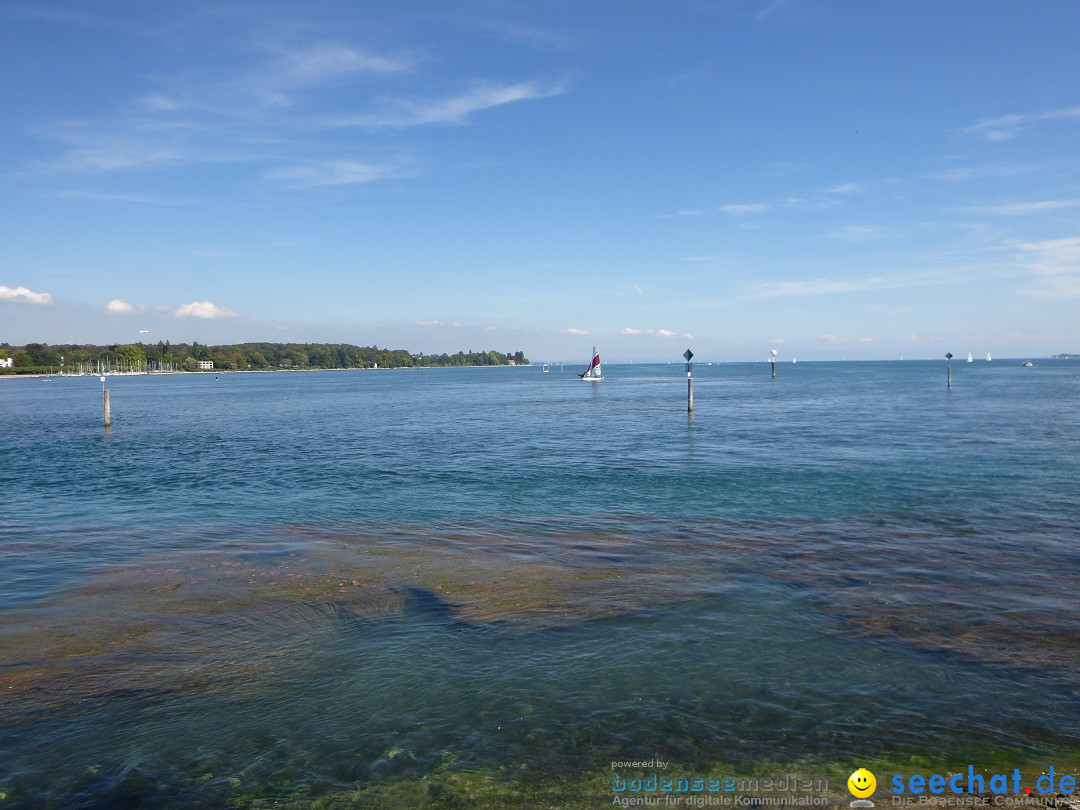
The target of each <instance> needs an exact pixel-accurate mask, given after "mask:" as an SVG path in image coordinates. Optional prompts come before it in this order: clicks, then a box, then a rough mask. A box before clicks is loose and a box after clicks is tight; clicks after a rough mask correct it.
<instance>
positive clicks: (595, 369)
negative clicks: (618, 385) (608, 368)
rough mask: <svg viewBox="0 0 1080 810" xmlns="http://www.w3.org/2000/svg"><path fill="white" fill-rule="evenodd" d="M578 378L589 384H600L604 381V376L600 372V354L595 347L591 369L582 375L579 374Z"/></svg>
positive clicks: (590, 364)
mask: <svg viewBox="0 0 1080 810" xmlns="http://www.w3.org/2000/svg"><path fill="white" fill-rule="evenodd" d="M578 376H579V377H581V379H583V380H588V381H589V382H600V381H601V380H602V379H604V375H603V373H602V372H601V371H600V353H599V352H598V351H596V347H595V346H593V348H592V362H590V363H589V367H588V368H587V369H585V370H584V371H583V372H581V374H578Z"/></svg>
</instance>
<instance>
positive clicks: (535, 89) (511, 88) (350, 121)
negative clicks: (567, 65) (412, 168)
mask: <svg viewBox="0 0 1080 810" xmlns="http://www.w3.org/2000/svg"><path fill="white" fill-rule="evenodd" d="M563 92H565V88H564V87H563V86H562V85H560V84H551V85H543V84H540V83H539V82H519V83H517V84H490V83H486V82H479V83H476V84H475V85H474V86H473V87H472V88H471V89H470V90H469V91H468V92H465V93H462V94H459V95H456V96H451V97H449V98H441V99H428V100H422V101H415V100H412V99H394V100H390V101H386V102H384V109H383V110H381V111H379V112H374V113H367V114H364V115H357V116H351V117H347V118H340V119H337V120H336V121H334V122H333V125H335V126H339V127H368V128H402V127H412V126H422V125H425V124H464V123H466V122H467V121H468V120H469V117H470V116H472V115H473V113H477V112H480V111H482V110H490V109H492V108H493V107H501V106H503V105H505V104H513V103H515V102H518V101H534V100H536V99H543V98H550V97H552V96H557V95H560V94H561V93H563Z"/></svg>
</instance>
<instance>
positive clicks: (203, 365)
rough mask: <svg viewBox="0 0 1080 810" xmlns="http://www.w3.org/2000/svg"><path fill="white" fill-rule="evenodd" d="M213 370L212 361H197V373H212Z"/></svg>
mask: <svg viewBox="0 0 1080 810" xmlns="http://www.w3.org/2000/svg"><path fill="white" fill-rule="evenodd" d="M213 370H214V361H213V360H200V361H199V371H213Z"/></svg>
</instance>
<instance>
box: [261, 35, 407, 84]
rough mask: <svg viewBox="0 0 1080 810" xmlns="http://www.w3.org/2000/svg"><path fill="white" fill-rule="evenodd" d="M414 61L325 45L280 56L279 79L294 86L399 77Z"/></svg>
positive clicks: (341, 46) (331, 44) (344, 46)
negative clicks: (358, 77)
mask: <svg viewBox="0 0 1080 810" xmlns="http://www.w3.org/2000/svg"><path fill="white" fill-rule="evenodd" d="M414 64H415V60H414V59H412V58H409V57H403V56H396V57H390V56H380V55H378V54H372V53H367V52H366V51H361V50H357V49H356V48H351V47H349V46H347V45H341V44H338V43H335V42H326V43H322V44H319V45H312V46H310V47H307V48H302V49H298V50H294V51H289V52H286V53H284V54H282V56H281V59H280V65H281V67H282V76H283V77H285V78H287V79H291V80H292V81H295V82H303V83H320V84H321V83H323V82H325V81H327V80H328V79H336V78H339V77H341V76H349V75H352V74H355V73H399V72H401V71H405V70H408V69H410V68H411V67H413V65H414Z"/></svg>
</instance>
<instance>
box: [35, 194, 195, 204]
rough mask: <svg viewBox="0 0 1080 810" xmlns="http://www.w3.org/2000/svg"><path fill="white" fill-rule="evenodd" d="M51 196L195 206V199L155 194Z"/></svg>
mask: <svg viewBox="0 0 1080 810" xmlns="http://www.w3.org/2000/svg"><path fill="white" fill-rule="evenodd" d="M49 196H52V197H58V198H60V199H64V200H89V201H91V202H122V203H134V204H136V205H195V204H196V203H197V202H198V200H197V199H195V198H194V197H162V196H158V195H154V194H106V193H102V192H97V191H57V192H55V193H53V194H51V195H49Z"/></svg>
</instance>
